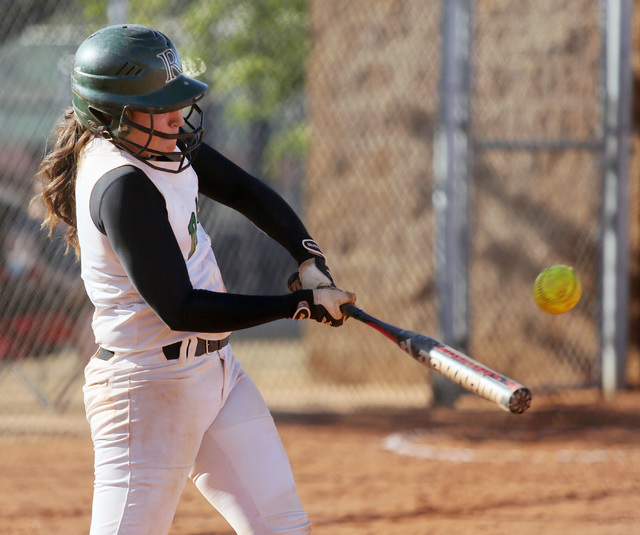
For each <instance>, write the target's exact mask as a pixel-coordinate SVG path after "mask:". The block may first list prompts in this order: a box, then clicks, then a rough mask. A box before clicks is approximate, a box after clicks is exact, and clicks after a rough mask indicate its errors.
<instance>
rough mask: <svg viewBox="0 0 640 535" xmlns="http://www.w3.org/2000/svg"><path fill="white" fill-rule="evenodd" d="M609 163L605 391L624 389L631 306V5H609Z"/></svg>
mask: <svg viewBox="0 0 640 535" xmlns="http://www.w3.org/2000/svg"><path fill="white" fill-rule="evenodd" d="M603 5H604V15H605V39H604V46H605V53H604V62H605V73H604V74H605V84H604V85H605V92H604V93H605V94H604V125H603V127H604V163H603V169H602V172H603V179H602V231H601V232H602V235H601V250H600V264H601V273H600V277H601V284H600V291H601V299H600V303H601V310H600V315H601V323H600V337H601V365H602V390H603V392H604V393H605V395H610V394H612V393H613V392H614V391H615V390H617V389H619V388H620V387H621V386H623V383H624V372H625V363H626V352H627V342H628V321H629V316H628V303H629V281H628V279H629V260H628V255H629V244H628V233H629V230H628V226H629V200H628V193H629V148H630V144H629V135H630V123H631V117H632V113H631V92H632V90H631V87H632V81H631V58H630V54H631V18H632V7H633V2H632V0H606V1H604V2H603Z"/></svg>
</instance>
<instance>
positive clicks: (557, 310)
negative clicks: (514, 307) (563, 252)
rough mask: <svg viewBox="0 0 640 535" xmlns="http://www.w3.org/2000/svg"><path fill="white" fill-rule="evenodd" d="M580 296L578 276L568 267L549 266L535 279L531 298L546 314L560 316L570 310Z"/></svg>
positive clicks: (580, 289) (580, 287) (580, 286)
mask: <svg viewBox="0 0 640 535" xmlns="http://www.w3.org/2000/svg"><path fill="white" fill-rule="evenodd" d="M581 295H582V285H581V284H580V279H579V278H578V275H577V274H576V272H575V271H574V270H573V268H571V267H569V266H562V265H560V266H551V267H548V268H547V269H545V270H544V271H542V272H541V273H540V275H538V276H537V277H536V282H535V283H534V285H533V298H534V299H535V301H536V304H537V305H538V306H539V307H540V309H541V310H543V311H544V312H546V313H547V314H562V313H563V312H568V311H569V310H571V309H572V308H573V307H574V306H576V304H577V303H578V301H580V296H581Z"/></svg>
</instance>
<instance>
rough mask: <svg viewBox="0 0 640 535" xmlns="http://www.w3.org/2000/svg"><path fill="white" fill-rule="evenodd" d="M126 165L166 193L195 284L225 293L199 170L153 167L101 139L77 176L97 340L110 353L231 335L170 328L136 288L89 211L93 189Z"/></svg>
mask: <svg viewBox="0 0 640 535" xmlns="http://www.w3.org/2000/svg"><path fill="white" fill-rule="evenodd" d="M125 165H133V166H135V167H138V168H139V169H141V170H142V171H144V173H145V174H146V175H147V176H148V177H149V179H150V180H151V181H152V182H153V183H154V185H155V186H156V187H157V189H158V190H159V191H160V193H161V194H162V195H163V197H164V199H165V202H166V206H167V212H168V215H169V222H170V224H171V227H172V229H173V232H174V234H175V236H176V239H177V241H178V244H179V246H180V249H181V251H182V254H183V257H184V260H185V263H186V265H187V269H188V272H189V278H190V280H191V284H192V285H193V287H194V288H195V289H201V290H210V291H214V292H224V291H225V288H224V283H223V281H222V276H221V274H220V269H219V268H218V263H217V262H216V259H215V255H214V254H213V251H212V249H211V240H210V238H209V236H208V235H207V233H206V232H205V231H204V229H203V228H202V226H201V225H200V222H199V218H198V177H197V175H196V173H195V171H194V170H193V169H192V168H191V167H189V168H187V169H185V170H184V171H181V172H180V173H177V174H176V173H170V172H164V171H160V170H157V169H153V168H152V167H149V166H147V165H146V164H145V163H144V162H141V161H140V160H137V159H136V158H134V157H133V156H131V155H130V154H128V153H126V152H124V151H121V150H120V149H118V148H117V147H116V146H115V145H113V144H112V143H111V142H109V141H107V140H104V139H101V138H98V137H96V138H94V139H93V140H92V141H91V142H90V143H89V144H88V145H87V146H86V147H85V149H84V152H83V155H82V159H81V162H80V165H79V168H78V173H77V180H76V217H77V223H78V241H79V243H80V252H81V257H80V258H81V271H82V279H83V281H84V284H85V288H86V290H87V294H88V296H89V299H90V300H91V302H92V303H93V304H94V306H95V312H94V315H93V324H92V325H93V331H94V334H95V338H96V343H97V344H98V345H100V346H102V347H104V348H106V349H109V350H111V351H123V352H137V351H147V350H155V349H158V348H160V347H163V346H166V345H169V344H172V343H174V342H178V341H180V340H183V339H184V338H186V337H190V336H195V335H197V336H199V337H200V338H205V339H209V340H217V339H222V338H225V337H226V336H227V335H229V333H185V332H179V331H172V330H170V329H169V328H168V327H167V326H166V324H165V323H164V322H163V321H162V320H161V319H160V318H159V317H158V315H157V314H156V313H155V312H154V311H153V310H152V309H151V307H149V305H148V304H147V303H146V302H145V301H144V300H143V299H142V297H141V296H140V294H139V293H138V292H137V291H136V289H135V288H134V286H133V284H132V283H131V281H130V280H129V278H128V277H127V275H126V273H125V271H124V269H123V267H122V265H121V264H120V262H119V261H118V258H117V256H116V255H115V253H114V251H113V249H112V247H111V245H110V243H109V239H108V238H107V236H105V235H104V234H102V233H101V232H100V231H99V230H98V229H97V228H96V226H95V224H94V222H93V220H92V219H91V214H90V198H91V192H92V191H93V188H94V186H95V185H96V183H97V182H98V180H99V179H100V178H101V177H102V176H103V175H104V174H105V173H107V172H109V171H111V170H112V169H116V168H118V167H122V166H125ZM154 165H162V166H165V167H166V168H168V169H170V168H171V167H172V166H177V165H178V162H163V163H160V162H154ZM194 225H195V226H196V232H195V233H194V232H193V229H194Z"/></svg>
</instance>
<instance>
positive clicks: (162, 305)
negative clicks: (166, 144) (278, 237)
mask: <svg viewBox="0 0 640 535" xmlns="http://www.w3.org/2000/svg"><path fill="white" fill-rule="evenodd" d="M90 209H91V216H92V219H93V222H94V224H95V225H96V227H97V228H98V229H99V230H100V231H101V232H102V233H103V234H105V235H106V236H107V237H108V238H109V242H110V243H111V246H112V247H113V250H114V252H115V254H116V255H117V257H118V260H119V261H120V263H121V264H122V266H123V268H124V270H125V272H126V273H127V276H128V277H129V279H130V280H131V282H132V283H133V285H134V287H135V288H136V290H137V291H138V292H139V293H140V295H141V296H142V298H143V299H144V300H145V301H146V302H147V303H148V304H149V306H151V308H152V309H153V310H154V311H155V312H156V313H157V314H158V316H159V317H160V318H161V319H162V320H163V321H164V322H165V323H166V324H167V326H168V327H169V328H170V329H172V330H176V331H195V332H211V333H213V332H225V331H233V330H239V329H245V328H248V327H253V326H255V325H260V324H262V323H267V322H270V321H274V320H277V319H282V318H290V317H291V316H292V315H293V313H294V311H295V309H296V306H297V304H298V302H299V301H301V300H309V299H313V297H312V296H311V295H310V291H306V292H305V291H302V292H295V293H293V294H286V295H282V296H255V295H254V296H252V295H239V294H230V293H220V292H211V291H207V290H197V289H194V288H193V287H192V285H191V281H190V279H189V274H188V271H187V266H186V264H185V261H184V258H183V256H182V253H181V251H180V248H179V246H178V243H177V241H176V238H175V235H174V233H173V230H172V228H171V225H170V223H169V218H168V215H167V210H166V204H165V200H164V197H163V196H162V194H161V193H160V192H159V191H158V189H157V188H156V187H155V185H154V184H153V183H152V182H151V180H149V179H148V178H147V176H146V175H145V174H144V172H143V171H142V170H140V169H138V168H136V167H134V166H124V167H120V168H118V169H115V170H113V171H111V172H109V173H107V174H106V175H104V176H103V177H102V178H101V179H100V180H99V181H98V183H97V184H96V186H95V188H94V190H93V192H92V194H91V207H90Z"/></svg>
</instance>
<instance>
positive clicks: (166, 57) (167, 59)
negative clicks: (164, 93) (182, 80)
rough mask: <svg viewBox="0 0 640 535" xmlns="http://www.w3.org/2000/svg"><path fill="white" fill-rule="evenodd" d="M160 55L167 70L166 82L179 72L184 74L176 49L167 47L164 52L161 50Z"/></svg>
mask: <svg viewBox="0 0 640 535" xmlns="http://www.w3.org/2000/svg"><path fill="white" fill-rule="evenodd" d="M158 57H159V58H160V59H161V60H162V63H164V68H165V69H166V71H167V80H166V83H169V82H170V81H171V80H173V79H174V78H175V77H176V76H178V75H179V74H182V67H181V66H180V59H179V58H178V55H177V54H176V53H175V51H174V50H172V49H171V48H167V49H166V50H165V51H164V52H160V54H158Z"/></svg>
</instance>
